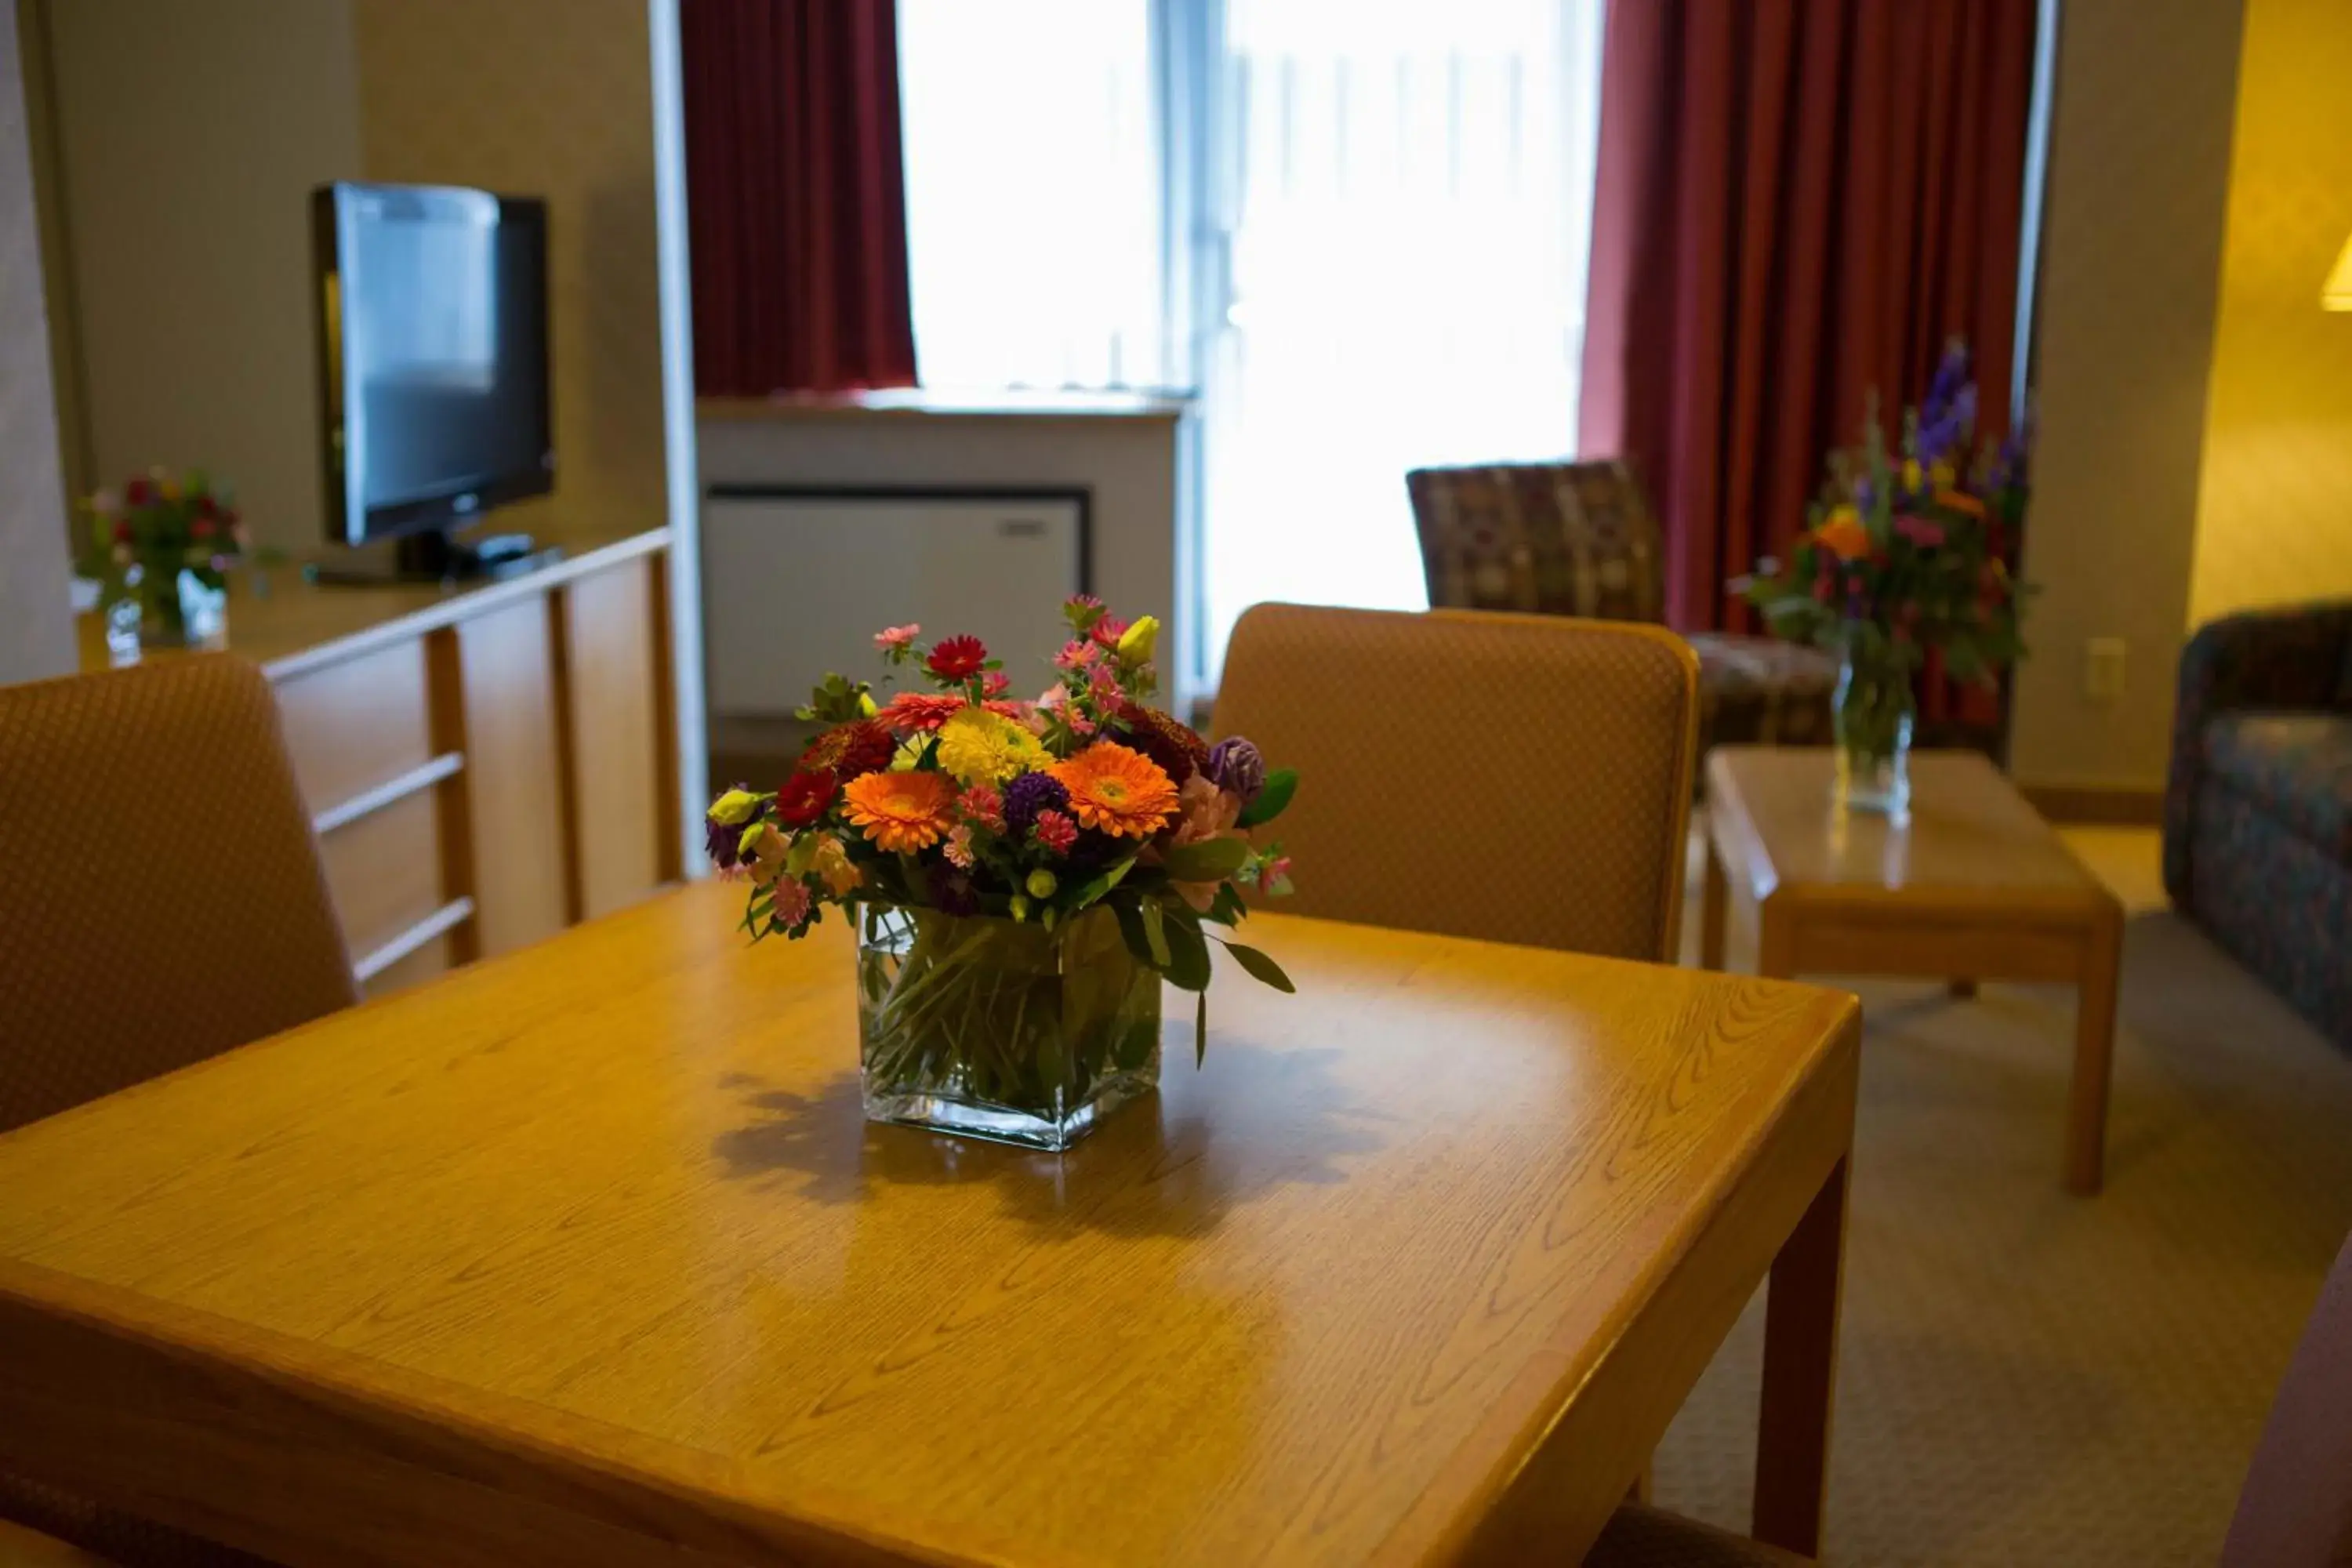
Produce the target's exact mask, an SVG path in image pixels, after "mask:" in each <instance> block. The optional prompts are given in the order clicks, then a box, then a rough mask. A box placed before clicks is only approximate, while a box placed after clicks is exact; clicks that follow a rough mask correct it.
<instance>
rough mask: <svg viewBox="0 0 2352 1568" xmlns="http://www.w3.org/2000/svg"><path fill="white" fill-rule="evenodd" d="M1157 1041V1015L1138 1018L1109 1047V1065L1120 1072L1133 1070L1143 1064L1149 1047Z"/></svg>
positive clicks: (1158, 1041)
mask: <svg viewBox="0 0 2352 1568" xmlns="http://www.w3.org/2000/svg"><path fill="white" fill-rule="evenodd" d="M1159 1043H1160V1025H1159V1023H1158V1022H1157V1015H1154V1016H1153V1017H1150V1018H1138V1019H1137V1020H1136V1021H1135V1022H1134V1023H1132V1024H1129V1026H1127V1033H1125V1034H1123V1035H1121V1036H1120V1037H1118V1045H1116V1046H1114V1047H1111V1053H1110V1059H1111V1065H1112V1066H1114V1067H1116V1068H1118V1069H1119V1070H1121V1071H1122V1072H1133V1071H1134V1070H1135V1069H1136V1068H1139V1067H1141V1066H1142V1065H1143V1064H1144V1062H1145V1060H1146V1059H1147V1058H1150V1055H1151V1047H1153V1046H1155V1045H1158V1044H1159Z"/></svg>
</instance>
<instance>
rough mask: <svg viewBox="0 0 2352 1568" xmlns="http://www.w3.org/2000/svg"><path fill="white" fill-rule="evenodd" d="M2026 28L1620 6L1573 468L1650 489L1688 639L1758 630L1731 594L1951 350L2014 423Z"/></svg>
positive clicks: (1708, 0) (1982, 412) (1711, 2)
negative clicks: (1840, 462)
mask: <svg viewBox="0 0 2352 1568" xmlns="http://www.w3.org/2000/svg"><path fill="white" fill-rule="evenodd" d="M2033 34H2034V0H1612V4H1611V5H1610V10H1609V22H1608V34H1607V43H1606V46H1605V54H1604V58H1603V64H1602V77H1603V81H1602V88H1601V144H1600V159H1599V188H1598V191H1597V194H1596V198H1595V206H1594V213H1593V237H1592V273H1591V299H1590V303H1589V308H1588V314H1587V326H1586V337H1585V344H1584V372H1583V383H1584V389H1583V394H1582V413H1581V416H1580V426H1581V428H1580V449H1581V450H1582V451H1583V452H1585V453H1588V454H1591V455H1593V456H1601V455H1604V454H1622V455H1626V456H1630V457H1631V458H1633V460H1634V461H1635V463H1636V464H1637V465H1638V466H1639V468H1640V470H1641V472H1642V474H1643V478H1644V479H1645V480H1646V482H1647V483H1648V484H1649V485H1650V487H1651V489H1652V490H1653V493H1654V500H1655V503H1656V506H1657V509H1658V513H1659V516H1660V518H1661V519H1662V520H1663V521H1664V527H1665V531H1666V553H1667V614H1668V616H1669V618H1670V619H1671V620H1672V621H1673V622H1674V624H1675V625H1676V626H1680V627H1683V628H1685V629H1686V630H1700V629H1706V628H1713V627H1726V626H1728V627H1734V628H1745V627H1748V626H1751V624H1752V623H1751V621H1750V619H1749V613H1748V610H1747V608H1746V606H1745V605H1739V604H1738V603H1737V601H1736V600H1735V599H1734V597H1733V595H1731V593H1730V592H1729V590H1728V589H1727V586H1726V584H1727V581H1728V580H1729V579H1730V578H1731V577H1733V576H1735V575H1737V574H1739V573H1742V572H1745V571H1747V570H1748V568H1749V567H1750V566H1751V565H1752V564H1753V563H1755V561H1756V560H1757V558H1758V557H1759V556H1761V555H1767V554H1770V553H1773V552H1777V551H1780V550H1782V549H1784V548H1785V547H1786V546H1787V545H1788V544H1789V542H1790V541H1791V540H1792V539H1793V538H1794V537H1795V536H1796V534H1797V533H1798V531H1800V530H1801V528H1802V527H1803V526H1804V521H1805V509H1806V506H1807V503H1808V502H1809V501H1810V500H1811V498H1812V496H1813V494H1814V492H1815V491H1816V490H1817V489H1819V487H1820V484H1821V478H1822V459H1823V458H1824V457H1825V456H1826V455H1827V453H1828V452H1829V451H1830V449H1831V448H1832V447H1840V446H1849V445H1852V444H1853V442H1854V441H1855V440H1856V439H1857V438H1858V437H1859V434H1860V431H1861V428H1862V419H1863V414H1864V405H1865V403H1866V400H1867V399H1868V397H1869V395H1870V394H1871V393H1872V391H1873V390H1874V389H1875V390H1876V391H1877V393H1878V394H1879V396H1880V402H1881V405H1882V408H1881V412H1882V415H1883V416H1884V417H1885V420H1886V422H1887V425H1888V428H1889V430H1890V432H1893V431H1895V430H1897V429H1899V425H1898V424H1897V421H1898V419H1899V416H1900V412H1901V405H1904V404H1905V403H1906V402H1916V400H1917V399H1918V397H1919V395H1921V394H1922V393H1923V392H1925V391H1926V389H1927V379H1928V375H1929V374H1930V372H1931V371H1932V370H1933V368H1934V365H1935V362H1936V359H1937V355H1938V353H1940V352H1941V350H1942V347H1943V344H1944V342H1945V340H1946V339H1947V338H1948V337H1950V336H1952V335H1953V334H1956V333H1957V334H1959V335H1961V336H1964V337H1966V338H1967V339H1968V341H1969V346H1970V348H1971V349H1972V350H1973V351H1974V353H1975V355H1976V364H1977V374H1978V384H1979V400H1980V401H1979V426H1980V431H1981V433H1984V434H1989V435H1991V436H1994V437H1998V436H1999V435H2000V434H2001V433H2002V431H2003V430H2004V429H2005V428H2006V426H2007V422H2008V416H2009V392H2010V377H2011V363H2012V355H2013V352H2014V340H2015V332H2016V323H2017V272H2018V251H2019V234H2020V227H2019V226H2020V222H2021V211H2022V206H2023V200H2024V185H2025V146H2026V126H2027V120H2028V115H2029V106H2030V100H2031V97H2032V49H2033ZM1930 685H1931V688H1932V687H1936V686H1937V683H1935V682H1931V683H1930ZM1941 699H1942V693H1941V692H1940V691H1939V690H1931V693H1930V698H1929V703H1928V710H1929V711H1928V715H1927V716H1928V717H1929V718H1930V719H1931V720H1932V719H1934V718H1937V717H1939V716H1940V715H1939V714H1938V713H1937V711H1936V710H1937V709H1939V708H1941V707H1942V706H1943V705H1944V704H1943V701H1942V700H1941Z"/></svg>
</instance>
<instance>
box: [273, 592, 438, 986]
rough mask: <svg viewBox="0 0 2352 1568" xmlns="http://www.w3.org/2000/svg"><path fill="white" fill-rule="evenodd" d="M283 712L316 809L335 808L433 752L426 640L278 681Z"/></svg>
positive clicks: (305, 791) (305, 793) (316, 812)
mask: <svg viewBox="0 0 2352 1568" xmlns="http://www.w3.org/2000/svg"><path fill="white" fill-rule="evenodd" d="M278 718H279V721H280V722H281V723H282V724H283V725H284V727H285V731H286V750H287V751H288V752H289V754H291V756H292V757H293V759H294V777H295V780H296V781H297V782H298V783H299V784H300V785H301V786H302V799H303V801H304V802H305V803H306V804H307V805H309V806H310V815H311V816H320V815H323V814H325V813H328V812H331V811H333V810H334V809H335V808H336V807H337V806H339V805H343V804H344V803H345V802H347V801H350V800H351V799H352V797H354V796H356V795H364V794H365V793H366V792H368V791H369V790H372V789H374V788H375V787H377V786H378V785H380V784H386V783H388V782H390V781H391V780H393V779H396V778H398V777H400V776H401V775H402V774H403V773H407V772H409V771H410V770H412V769H414V768H418V767H421V766H423V765H424V764H425V763H426V762H428V761H430V760H431V759H432V756H433V725H432V719H431V714H430V710H429V709H428V707H427V704H426V700H425V646H424V642H423V640H422V639H420V638H411V639H407V640H404V641H401V642H397V643H394V644H393V645H391V646H390V647H383V648H379V649H377V650H376V651H375V652H373V653H366V654H362V655H360V656H359V657H358V658H347V659H343V660H341V662H339V663H335V664H331V665H328V666H326V667H324V668H320V669H310V670H305V671H303V672H302V673H301V674H300V675H298V676H295V677H293V678H292V679H288V680H284V681H280V682H279V683H278ZM354 940H356V939H354Z"/></svg>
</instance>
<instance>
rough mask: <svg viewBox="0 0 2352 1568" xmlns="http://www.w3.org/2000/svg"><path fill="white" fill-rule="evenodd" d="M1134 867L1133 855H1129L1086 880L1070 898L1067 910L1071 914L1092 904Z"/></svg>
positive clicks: (1123, 879) (1125, 876) (1125, 877)
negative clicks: (1097, 875)
mask: <svg viewBox="0 0 2352 1568" xmlns="http://www.w3.org/2000/svg"><path fill="white" fill-rule="evenodd" d="M1134 869H1135V857H1134V856H1132V855H1130V856H1129V857H1128V858H1126V859H1124V860H1122V861H1120V862H1119V863H1118V865H1116V866H1113V867H1112V868H1110V869H1109V870H1108V871H1105V872H1104V873H1103V874H1102V875H1101V876H1099V877H1097V878H1096V879H1094V880H1093V881H1091V882H1088V883H1087V885H1086V886H1085V887H1083V888H1080V889H1078V896H1077V897H1076V898H1075V899H1072V900H1070V907H1069V911H1068V912H1069V913H1071V914H1076V913H1077V912H1078V911H1079V910H1083V909H1085V908H1086V907H1087V906H1088V905H1089V904H1092V903H1093V902H1095V900H1097V899H1099V898H1101V897H1102V896H1103V895H1104V894H1105V893H1108V892H1109V891H1110V890H1111V889H1113V888H1116V887H1118V885H1119V884H1120V883H1121V882H1124V881H1126V880H1127V874H1128V873H1129V871H1132V870H1134Z"/></svg>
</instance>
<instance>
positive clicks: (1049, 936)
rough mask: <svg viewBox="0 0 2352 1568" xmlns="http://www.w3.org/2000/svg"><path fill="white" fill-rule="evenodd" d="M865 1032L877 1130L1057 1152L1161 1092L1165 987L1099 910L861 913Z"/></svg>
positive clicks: (869, 1100) (862, 1040)
mask: <svg viewBox="0 0 2352 1568" xmlns="http://www.w3.org/2000/svg"><path fill="white" fill-rule="evenodd" d="M857 1026H858V1037H859V1051H858V1067H859V1072H860V1077H861V1079H862V1080H863V1084H864V1090H865V1100H866V1120H868V1121H889V1122H897V1123H899V1124H901V1125H905V1126H909V1127H923V1128H928V1129H929V1130H931V1131H936V1132H952V1133H958V1134H961V1135H963V1136H967V1137H973V1138H988V1139H993V1140H995V1141H997V1142H1005V1143H1018V1144H1022V1145H1024V1146H1026V1147H1028V1148H1032V1149H1052V1150H1062V1149H1066V1148H1068V1147H1069V1146H1070V1145H1071V1144H1073V1143H1075V1142H1077V1141H1078V1140H1079V1139H1080V1138H1083V1137H1085V1136H1086V1135H1087V1133H1088V1132H1090V1131H1093V1130H1094V1129H1095V1128H1096V1127H1097V1126H1098V1125H1100V1123H1101V1122H1102V1121H1103V1119H1104V1118H1106V1117H1108V1115H1110V1113H1111V1112H1112V1111H1114V1110H1118V1108H1119V1107H1120V1106H1122V1105H1125V1104H1126V1103H1128V1102H1129V1100H1135V1099H1137V1098H1139V1097H1140V1096H1142V1095H1144V1094H1147V1093H1149V1092H1150V1090H1151V1089H1154V1088H1155V1087H1157V1085H1158V1084H1159V1082H1160V976H1159V974H1158V973H1155V972H1154V971H1153V970H1152V969H1151V968H1150V966H1149V965H1147V964H1144V963H1139V962H1138V961H1137V959H1136V957H1135V955H1134V954H1133V953H1131V952H1129V951H1128V948H1127V943H1126V942H1125V941H1124V940H1123V939H1122V938H1121V937H1120V935H1119V931H1118V921H1117V920H1116V919H1115V918H1114V917H1113V916H1112V914H1111V912H1110V911H1109V910H1104V909H1094V910H1087V912H1086V913H1085V914H1082V915H1080V916H1079V917H1077V918H1076V920H1073V921H1066V922H1065V923H1064V924H1063V925H1061V926H1060V927H1058V928H1057V929H1055V930H1054V931H1046V930H1045V929H1044V927H1042V926H1040V925H1038V924H1035V923H1034V922H1024V921H1012V920H1007V919H1004V918H1003V917H1001V916H992V915H950V914H945V913H942V912H940V910H928V909H896V908H888V907H883V906H877V905H871V904H868V905H862V906H860V907H859V909H858V911H857Z"/></svg>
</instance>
